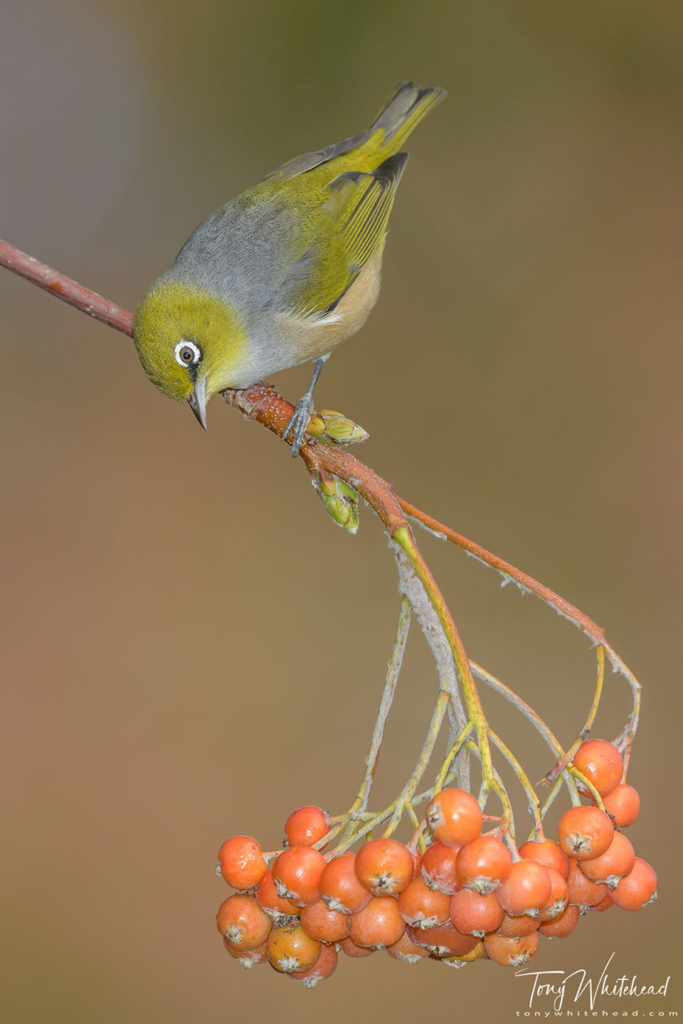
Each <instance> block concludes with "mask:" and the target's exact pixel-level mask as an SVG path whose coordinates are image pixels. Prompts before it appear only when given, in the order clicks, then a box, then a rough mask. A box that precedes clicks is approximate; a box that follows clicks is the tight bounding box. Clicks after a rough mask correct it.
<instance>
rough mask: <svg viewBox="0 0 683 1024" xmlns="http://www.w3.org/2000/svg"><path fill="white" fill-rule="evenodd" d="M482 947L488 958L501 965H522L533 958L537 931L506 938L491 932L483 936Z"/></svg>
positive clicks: (536, 943)
mask: <svg viewBox="0 0 683 1024" xmlns="http://www.w3.org/2000/svg"><path fill="white" fill-rule="evenodd" d="M484 949H485V951H486V955H487V957H488V958H489V960H493V962H494V963H496V964H501V965H502V966H503V967H522V966H523V965H524V964H526V963H528V962H529V960H533V958H534V956H535V955H536V950H537V949H538V932H535V931H534V932H531V933H530V934H529V935H519V936H517V937H516V938H512V939H509V938H506V937H505V936H504V935H496V933H495V932H493V933H492V934H490V935H486V936H485V937H484Z"/></svg>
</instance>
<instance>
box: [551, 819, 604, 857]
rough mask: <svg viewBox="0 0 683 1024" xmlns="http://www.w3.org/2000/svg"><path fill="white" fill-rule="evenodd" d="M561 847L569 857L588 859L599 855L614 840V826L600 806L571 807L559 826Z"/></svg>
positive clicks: (558, 833)
mask: <svg viewBox="0 0 683 1024" xmlns="http://www.w3.org/2000/svg"><path fill="white" fill-rule="evenodd" d="M557 835H558V841H559V844H560V848H561V849H562V850H564V852H565V853H566V854H567V856H569V857H576V858H578V860H588V859H589V858H590V857H599V856H600V854H601V853H604V852H605V850H606V849H607V847H608V846H609V844H610V843H611V842H612V836H613V835H614V826H613V825H612V821H611V819H610V817H609V815H607V814H605V812H604V811H601V810H600V809H599V808H598V807H592V806H583V807H570V808H569V810H567V811H565V812H564V814H563V815H562V817H561V818H560V823H559V825H558V827H557Z"/></svg>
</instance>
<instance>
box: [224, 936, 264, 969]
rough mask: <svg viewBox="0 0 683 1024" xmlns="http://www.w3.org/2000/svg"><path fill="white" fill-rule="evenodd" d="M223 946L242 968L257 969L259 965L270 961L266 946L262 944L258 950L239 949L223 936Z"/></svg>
mask: <svg viewBox="0 0 683 1024" xmlns="http://www.w3.org/2000/svg"><path fill="white" fill-rule="evenodd" d="M223 945H224V946H225V948H226V950H227V951H228V953H229V954H230V956H231V957H233V959H235V960H237V962H238V964H240V965H241V966H242V967H246V968H249V967H256V966H257V965H258V964H265V963H266V961H267V960H268V954H267V952H266V944H265V942H262V943H261V945H260V946H257V947H256V949H237V947H236V946H233V944H232V943H231V942H230V941H229V939H228V938H227V937H226V936H225V935H224V936H223Z"/></svg>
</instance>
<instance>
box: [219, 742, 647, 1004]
mask: <svg viewBox="0 0 683 1024" xmlns="http://www.w3.org/2000/svg"><path fill="white" fill-rule="evenodd" d="M615 755H616V756H615ZM574 765H575V767H577V768H578V769H579V771H580V772H581V774H582V775H583V777H584V778H585V779H587V780H588V781H589V782H590V783H591V785H592V786H593V787H594V788H595V790H597V792H598V793H599V794H600V795H601V797H602V798H603V800H604V806H605V811H603V810H601V809H599V807H597V806H595V804H590V805H589V804H585V805H581V806H576V807H571V808H570V809H569V810H567V811H566V812H565V813H564V814H563V815H562V817H561V819H560V822H559V828H558V840H557V842H554V841H553V840H551V839H545V838H536V839H534V840H530V841H528V842H526V843H524V844H523V845H522V846H521V847H520V848H519V850H517V848H516V847H515V846H514V843H512V841H511V840H510V837H509V836H508V835H506V834H504V833H503V834H502V836H501V834H500V833H501V830H500V829H499V830H498V833H499V834H482V831H481V830H482V826H483V824H484V816H483V814H482V812H481V810H480V807H479V804H478V803H477V801H476V800H475V799H474V797H473V796H471V795H470V794H469V793H467V792H465V791H464V790H460V789H453V788H447V789H443V790H441V791H440V792H438V793H437V794H436V795H435V796H434V797H433V799H432V800H431V802H430V803H429V805H428V806H427V809H426V815H425V820H426V826H427V828H428V833H429V837H430V838H431V842H430V844H429V845H427V846H426V847H425V848H424V849H423V851H422V852H419V850H418V849H417V838H418V836H419V835H421V832H422V829H420V830H418V832H417V833H416V836H415V837H414V839H413V841H412V842H411V843H410V844H409V845H407V846H406V845H404V844H403V843H401V842H398V841H397V840H396V839H392V838H378V839H371V840H369V841H368V842H365V843H364V845H362V846H361V847H360V849H359V850H358V852H357V853H353V852H351V851H350V850H343V851H342V850H340V851H335V852H333V853H328V854H327V855H325V854H324V853H322V852H320V850H319V849H318V848H317V847H324V845H325V840H326V837H327V836H328V833H329V819H328V817H327V815H326V814H325V813H324V812H323V811H322V810H321V809H320V808H319V807H301V808H299V809H298V810H296V811H294V813H293V814H292V815H291V816H290V818H289V819H288V821H287V823H286V825H285V833H286V841H287V844H288V845H287V846H286V848H285V849H284V850H283V851H282V852H280V853H279V854H264V853H263V851H262V849H261V847H260V845H259V844H258V843H257V842H256V840H255V839H252V838H250V837H249V836H233V837H232V838H231V839H228V840H226V842H225V843H223V845H222V847H221V849H220V851H219V864H218V867H217V869H216V870H217V872H218V873H219V874H221V875H222V876H223V878H224V879H225V880H226V882H228V883H229V884H230V885H231V886H232V887H233V888H235V889H237V890H239V892H237V893H236V894H235V895H233V896H230V897H228V899H226V900H225V901H224V902H223V903H222V904H221V906H220V908H219V910H218V915H217V922H218V930H219V932H220V933H221V934H222V935H223V939H224V943H225V947H226V949H227V950H228V952H229V953H230V955H231V956H233V957H235V958H236V959H238V960H239V961H240V962H241V963H242V964H243V966H245V967H251V966H252V965H254V964H261V963H270V964H271V966H272V967H274V968H275V969H276V970H277V971H280V972H282V973H284V974H289V975H290V976H291V977H292V978H295V979H298V980H300V981H303V982H304V984H305V985H306V986H308V987H313V986H314V985H315V984H317V982H318V981H321V980H322V979H324V978H328V977H329V976H330V975H331V974H332V972H333V971H334V970H335V968H336V965H337V957H338V952H339V951H341V952H343V953H344V954H345V955H346V956H349V957H364V956H369V955H370V954H371V953H373V952H374V951H375V950H381V949H384V950H386V951H387V953H388V954H389V955H390V956H392V957H394V958H395V959H397V960H407V961H408V962H409V963H416V962H417V961H418V960H420V959H422V958H424V957H431V958H432V959H437V960H441V961H443V962H444V963H447V964H450V965H451V966H457V967H460V966H462V965H463V964H465V963H469V962H471V961H474V960H478V959H479V958H481V957H486V958H488V959H490V960H493V961H494V962H495V963H498V964H503V965H509V966H519V965H521V964H523V963H526V962H527V961H528V960H530V959H531V958H532V957H533V956H534V955H535V953H536V950H537V947H538V937H539V935H544V936H547V937H561V936H566V935H569V933H570V932H571V931H573V929H574V928H575V926H576V924H577V922H578V919H579V916H580V915H581V914H583V913H586V912H588V911H589V910H597V911H602V910H607V909H608V908H610V907H611V906H612V904H616V905H617V906H620V907H623V908H625V909H626V910H639V909H640V908H641V907H643V906H645V905H646V904H647V903H648V902H650V901H651V900H652V899H654V898H655V896H656V886H657V879H656V875H655V873H654V871H653V870H652V868H651V867H650V866H649V865H648V864H647V863H646V862H645V861H643V860H640V859H638V858H637V857H636V856H635V854H634V852H633V847H632V846H631V843H630V842H629V840H628V839H627V838H626V837H625V836H624V834H623V833H622V832H621V831H619V830H618V829H619V828H621V827H624V826H626V825H629V824H631V823H632V822H633V821H634V820H635V817H636V815H637V813H638V794H637V792H636V790H635V789H633V788H632V787H631V786H628V785H626V784H624V783H621V782H620V779H621V775H622V767H623V766H622V764H621V756H620V754H619V752H618V751H617V750H616V748H615V747H613V746H612V745H611V744H609V743H606V742H605V741H603V740H592V741H589V742H587V743H584V744H583V745H582V747H581V748H580V749H579V751H578V753H577V755H576V757H575V759H574ZM615 826H616V828H615ZM421 845H423V846H424V843H422V844H421ZM268 861H272V863H271V866H270V867H268Z"/></svg>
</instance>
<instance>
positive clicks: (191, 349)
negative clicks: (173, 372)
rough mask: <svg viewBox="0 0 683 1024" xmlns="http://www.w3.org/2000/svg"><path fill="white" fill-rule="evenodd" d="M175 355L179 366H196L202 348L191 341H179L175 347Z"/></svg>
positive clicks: (200, 356)
mask: <svg viewBox="0 0 683 1024" xmlns="http://www.w3.org/2000/svg"><path fill="white" fill-rule="evenodd" d="M175 357H176V362H178V363H180V365H181V366H196V365H197V363H198V362H199V360H200V359H201V358H202V350H201V349H200V347H199V345H195V343H194V342H193V341H179V342H178V344H177V345H176V347H175Z"/></svg>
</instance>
